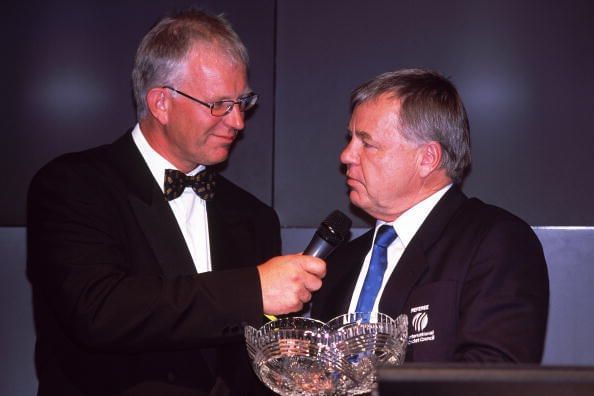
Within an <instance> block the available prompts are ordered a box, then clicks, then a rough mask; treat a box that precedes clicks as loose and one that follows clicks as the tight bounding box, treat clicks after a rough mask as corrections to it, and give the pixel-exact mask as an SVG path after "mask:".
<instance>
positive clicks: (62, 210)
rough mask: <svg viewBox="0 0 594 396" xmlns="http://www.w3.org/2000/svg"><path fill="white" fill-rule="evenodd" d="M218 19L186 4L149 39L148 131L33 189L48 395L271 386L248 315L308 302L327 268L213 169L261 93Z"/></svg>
mask: <svg viewBox="0 0 594 396" xmlns="http://www.w3.org/2000/svg"><path fill="white" fill-rule="evenodd" d="M247 62H248V58H247V52H246V49H245V47H244V45H243V44H242V42H241V41H240V39H239V37H238V36H237V35H236V33H235V32H234V31H233V30H232V28H231V27H230V25H229V24H228V22H227V21H226V20H225V19H223V18H222V17H218V16H212V15H209V14H206V13H203V12H201V11H196V10H187V11H184V12H181V13H179V14H177V15H175V16H173V17H167V18H164V19H163V20H161V21H160V22H159V23H158V24H157V25H156V26H155V27H154V28H153V29H151V31H150V32H149V33H148V34H147V35H146V36H145V37H144V38H143V40H142V42H141V44H140V46H139V48H138V51H137V54H136V59H135V65H134V70H133V73H132V80H133V88H134V95H135V100H136V107H137V115H138V124H137V125H136V126H135V127H134V128H133V129H132V131H131V132H128V133H126V134H125V135H124V136H123V137H121V138H120V139H118V140H117V141H115V142H114V143H112V144H108V145H104V146H101V147H97V148H93V149H90V150H87V151H84V152H80V153H72V154H67V155H64V156H61V157H59V158H57V159H55V160H53V161H51V162H50V163H49V164H48V165H46V166H45V167H44V168H42V169H41V170H40V171H39V172H38V174H37V175H36V176H35V178H34V180H33V181H32V183H31V187H30V192H29V202H28V274H29V278H30V281H31V284H32V288H33V295H34V311H35V323H36V329H37V346H36V367H37V374H38V378H39V394H40V395H61V396H68V395H143V396H147V395H226V394H240V395H245V394H251V393H259V392H260V391H262V390H263V387H261V386H262V385H261V384H260V383H259V381H258V380H257V378H256V377H255V375H254V373H253V372H252V370H251V367H250V365H249V362H248V358H247V352H246V350H245V346H244V344H243V327H244V325H245V324H251V325H255V326H259V325H260V324H262V322H263V318H264V317H263V315H264V314H273V315H274V314H285V313H289V312H294V311H298V310H299V309H301V307H302V305H303V303H304V302H306V301H308V300H309V299H310V298H311V292H312V291H315V290H317V289H319V288H320V286H321V278H322V277H323V276H324V272H325V263H324V262H323V261H321V260H319V259H317V258H314V257H307V256H301V255H292V256H284V257H274V256H276V255H278V254H279V252H280V227H279V222H278V218H277V216H276V213H275V212H274V210H273V209H271V208H270V207H268V206H266V205H264V204H263V203H261V202H260V201H258V200H257V199H256V198H255V197H253V196H252V195H250V194H249V193H247V192H246V191H244V190H242V189H240V188H239V187H237V186H235V185H234V184H232V183H231V182H230V181H228V180H227V179H225V178H224V177H222V176H221V175H218V174H216V172H214V171H213V169H212V167H211V166H212V165H215V164H218V163H221V162H223V161H225V160H226V159H227V156H228V154H229V149H230V147H231V145H232V143H233V142H234V140H235V138H236V137H237V134H238V133H239V131H241V130H242V129H243V128H244V112H246V111H248V110H250V108H251V107H253V105H254V104H255V103H256V101H257V99H258V96H257V95H256V94H255V93H253V92H252V91H251V90H250V87H249V85H248V82H247Z"/></svg>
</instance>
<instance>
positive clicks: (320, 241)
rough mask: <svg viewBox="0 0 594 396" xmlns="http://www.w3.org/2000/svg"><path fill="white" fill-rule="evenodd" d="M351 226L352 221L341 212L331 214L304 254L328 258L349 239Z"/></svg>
mask: <svg viewBox="0 0 594 396" xmlns="http://www.w3.org/2000/svg"><path fill="white" fill-rule="evenodd" d="M351 224H352V221H351V219H350V218H349V217H348V216H347V215H345V214H344V213H342V212H341V211H340V210H335V211H334V212H332V213H330V214H329V215H328V217H326V219H325V220H324V221H322V223H321V224H320V226H319V227H318V229H317V231H316V233H315V234H314V236H313V238H312V239H311V242H309V245H307V247H306V248H305V250H304V251H303V254H305V255H307V256H314V257H318V258H321V259H324V258H326V257H328V256H329V255H330V253H332V252H333V251H334V249H336V248H337V247H338V245H340V244H341V243H342V242H343V241H344V240H345V239H346V238H347V237H348V234H349V230H350V228H351Z"/></svg>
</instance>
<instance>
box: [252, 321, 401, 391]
mask: <svg viewBox="0 0 594 396" xmlns="http://www.w3.org/2000/svg"><path fill="white" fill-rule="evenodd" d="M407 333H408V319H407V317H406V315H400V316H399V317H397V318H396V319H395V320H394V319H392V318H391V317H389V316H388V315H384V314H382V313H376V312H374V313H350V314H344V315H340V316H337V317H336V318H334V319H332V320H330V321H329V322H328V323H324V322H321V321H318V320H315V319H310V318H301V317H294V318H291V317H288V318H282V319H279V320H275V321H272V322H269V323H267V324H265V325H264V326H262V327H261V328H260V329H256V328H254V327H251V326H247V327H246V328H245V339H246V344H247V351H248V355H249V356H250V358H251V360H252V366H253V368H254V371H255V372H256V374H257V375H258V377H259V378H260V380H262V382H264V383H265V384H266V386H268V387H269V388H270V389H272V390H273V391H274V392H276V393H278V394H280V395H286V396H289V395H334V394H340V395H358V394H362V393H367V392H371V390H372V388H373V385H374V383H375V380H376V368H377V367H379V366H384V365H400V364H402V362H403V361H404V353H405V349H406V344H407Z"/></svg>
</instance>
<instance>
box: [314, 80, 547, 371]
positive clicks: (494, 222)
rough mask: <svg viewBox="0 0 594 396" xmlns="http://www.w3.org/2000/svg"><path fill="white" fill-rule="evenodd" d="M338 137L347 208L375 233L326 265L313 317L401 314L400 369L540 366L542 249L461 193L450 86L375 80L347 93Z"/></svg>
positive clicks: (457, 102) (460, 131)
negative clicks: (442, 364) (342, 133)
mask: <svg viewBox="0 0 594 396" xmlns="http://www.w3.org/2000/svg"><path fill="white" fill-rule="evenodd" d="M349 131H350V141H349V143H348V145H347V146H346V148H345V149H344V150H343V152H342V153H341V156H340V160H341V162H342V163H343V164H344V165H345V166H346V178H347V185H348V187H349V190H350V191H349V198H350V200H351V202H352V203H353V204H354V205H355V206H357V207H359V208H361V209H363V210H364V211H365V212H367V213H368V214H369V215H371V216H372V217H373V218H374V219H375V220H376V224H375V227H374V228H373V229H371V230H370V231H369V232H367V233H366V234H364V235H362V236H361V237H359V238H357V239H355V240H353V241H351V242H349V243H348V244H346V245H344V246H342V247H339V248H338V249H337V250H336V251H335V252H334V253H333V254H332V255H331V256H330V257H328V260H327V265H328V267H327V271H328V273H327V275H326V278H325V279H324V286H323V287H322V289H321V290H320V291H319V292H318V293H316V294H314V299H313V301H312V304H313V308H312V316H313V317H314V318H319V319H322V320H324V321H327V320H329V319H331V318H332V317H334V316H336V315H340V314H343V313H346V312H357V311H361V312H374V311H375V312H381V313H384V314H387V315H390V316H392V317H396V316H398V315H400V314H404V315H406V316H407V317H408V322H409V327H408V331H409V336H408V337H409V338H408V347H407V355H406V360H407V361H415V362H437V361H458V362H539V361H540V360H541V357H542V352H543V345H544V337H545V329H546V323H547V314H548V296H549V291H548V276H547V266H546V263H545V259H544V256H543V252H542V247H541V245H540V242H539V241H538V239H537V237H536V236H535V234H534V233H533V231H532V229H531V228H530V227H529V226H528V224H526V223H525V222H523V221H522V220H520V219H519V218H517V217H516V216H514V215H512V214H510V213H508V212H506V211H504V210H503V209H500V208H497V207H495V206H491V205H487V204H485V203H483V202H481V201H480V200H478V199H476V198H471V199H469V198H467V197H466V196H465V195H464V194H463V193H462V191H461V190H460V186H459V185H460V183H461V182H462V179H463V177H464V174H465V171H466V169H467V168H468V167H469V165H470V131H469V124H468V119H467V115H466V112H465V109H464V106H463V104H462V101H461V99H460V97H459V95H458V92H457V91H456V89H455V87H454V86H453V85H452V83H451V82H450V81H449V80H447V79H446V78H444V77H443V76H441V75H440V74H438V73H436V72H433V71H428V70H418V69H412V70H399V71H395V72H390V73H385V74H382V75H380V76H378V77H376V78H374V79H373V80H371V81H369V82H367V83H365V84H363V85H361V86H360V87H359V88H357V89H356V90H355V91H354V92H353V94H352V96H351V119H350V123H349Z"/></svg>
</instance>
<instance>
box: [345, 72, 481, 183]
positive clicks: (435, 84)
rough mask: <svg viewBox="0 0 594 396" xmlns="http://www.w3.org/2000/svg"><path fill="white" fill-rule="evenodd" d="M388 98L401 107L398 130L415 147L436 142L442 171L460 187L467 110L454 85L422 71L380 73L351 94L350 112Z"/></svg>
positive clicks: (467, 152) (467, 146) (467, 159)
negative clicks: (365, 104) (440, 154)
mask: <svg viewBox="0 0 594 396" xmlns="http://www.w3.org/2000/svg"><path fill="white" fill-rule="evenodd" d="M382 95H388V97H390V98H392V99H394V100H395V102H396V101H397V102H398V103H399V104H400V113H399V119H400V130H401V133H402V135H403V136H404V138H406V139H407V140H409V141H412V142H416V143H426V142H430V141H435V142H438V143H439V144H440V146H441V148H442V151H443V155H442V160H441V168H443V169H445V170H446V172H447V175H448V176H449V177H450V178H451V179H452V181H453V182H454V183H458V184H459V183H461V182H462V179H463V178H464V175H465V173H466V171H467V169H468V167H469V166H470V162H471V156H470V126H469V122H468V116H467V114H466V109H465V108H464V104H463V103H462V99H461V98H460V95H459V94H458V91H457V90H456V88H455V87H454V85H453V84H452V83H451V82H450V81H449V80H448V79H447V78H445V77H444V76H442V75H441V74H439V73H437V72H435V71H432V70H425V69H403V70H397V71H393V72H388V73H383V74H380V75H379V76H377V77H375V78H374V79H372V80H370V81H367V82H366V83H364V84H362V85H361V86H359V87H358V88H356V89H355V90H354V91H353V92H352V94H351V103H350V110H351V113H352V112H353V110H354V109H355V107H356V106H357V105H359V104H361V103H364V102H367V101H371V100H375V99H378V98H379V97H380V96H382Z"/></svg>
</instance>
